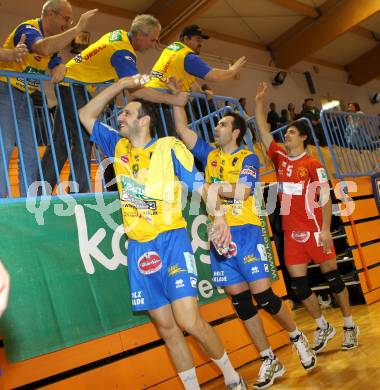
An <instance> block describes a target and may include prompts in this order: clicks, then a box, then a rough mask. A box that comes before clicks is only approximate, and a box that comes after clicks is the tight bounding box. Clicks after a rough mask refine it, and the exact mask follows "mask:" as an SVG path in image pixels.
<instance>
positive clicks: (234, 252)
mask: <svg viewBox="0 0 380 390" xmlns="http://www.w3.org/2000/svg"><path fill="white" fill-rule="evenodd" d="M236 255H237V245H236V244H235V243H234V242H233V241H231V243H230V246H229V247H228V252H227V254H226V257H228V258H230V257H233V256H236Z"/></svg>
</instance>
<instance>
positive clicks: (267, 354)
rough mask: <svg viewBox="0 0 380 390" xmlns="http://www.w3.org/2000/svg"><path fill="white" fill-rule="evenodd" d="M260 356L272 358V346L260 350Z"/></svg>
mask: <svg viewBox="0 0 380 390" xmlns="http://www.w3.org/2000/svg"><path fill="white" fill-rule="evenodd" d="M260 356H261V357H262V358H267V357H269V358H271V359H274V353H273V351H272V348H271V347H269V348H267V349H264V350H263V351H261V352H260Z"/></svg>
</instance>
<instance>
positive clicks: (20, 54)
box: [13, 34, 29, 63]
mask: <svg viewBox="0 0 380 390" xmlns="http://www.w3.org/2000/svg"><path fill="white" fill-rule="evenodd" d="M25 41H26V36H25V34H22V35H21V38H20V40H19V42H18V44H17V46H16V47H15V48H14V49H13V58H14V60H15V61H16V62H17V63H20V62H22V60H23V59H24V57H25V56H26V55H27V54H28V52H29V51H28V48H27V47H26V45H25Z"/></svg>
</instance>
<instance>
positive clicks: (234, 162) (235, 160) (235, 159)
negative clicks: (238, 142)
mask: <svg viewBox="0 0 380 390" xmlns="http://www.w3.org/2000/svg"><path fill="white" fill-rule="evenodd" d="M238 160H239V159H238V158H237V157H234V159H233V160H232V163H231V164H232V166H233V167H234V166H235V165H236V163H237V162H238Z"/></svg>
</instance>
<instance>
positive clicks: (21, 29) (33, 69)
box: [0, 19, 62, 93]
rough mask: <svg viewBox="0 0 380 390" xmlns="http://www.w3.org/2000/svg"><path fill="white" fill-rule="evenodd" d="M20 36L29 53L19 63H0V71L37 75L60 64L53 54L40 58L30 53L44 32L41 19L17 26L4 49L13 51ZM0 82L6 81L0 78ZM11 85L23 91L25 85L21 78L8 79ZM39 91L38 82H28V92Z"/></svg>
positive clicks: (58, 58) (57, 56) (59, 59)
mask: <svg viewBox="0 0 380 390" xmlns="http://www.w3.org/2000/svg"><path fill="white" fill-rule="evenodd" d="M22 34H25V37H26V40H25V44H26V46H27V48H28V50H29V53H28V54H27V55H26V56H25V57H24V59H23V61H22V62H21V63H17V62H5V61H4V62H0V69H1V70H8V71H11V72H18V73H28V74H30V73H39V74H44V73H45V72H46V70H47V69H53V68H54V67H55V66H57V65H58V64H60V63H61V62H62V59H61V57H60V56H59V55H58V54H57V53H55V54H53V55H50V56H41V55H39V54H36V53H32V46H33V44H34V43H35V42H37V41H38V40H40V39H43V38H44V31H43V28H42V21H41V19H31V20H27V21H25V22H22V23H21V24H19V25H18V26H17V27H16V28H15V29H14V30H13V31H12V32H11V33H10V34H9V36H8V38H7V39H6V41H5V43H4V45H3V47H4V48H6V49H14V48H15V47H16V46H17V44H18V43H19V41H20V39H21V36H22ZM0 80H1V81H6V77H0ZM10 82H11V84H12V85H13V86H14V87H16V88H17V89H19V90H20V91H25V83H24V80H23V79H21V78H12V79H10ZM37 89H39V81H38V80H33V79H29V80H28V92H29V93H32V92H34V91H35V90H37Z"/></svg>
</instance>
